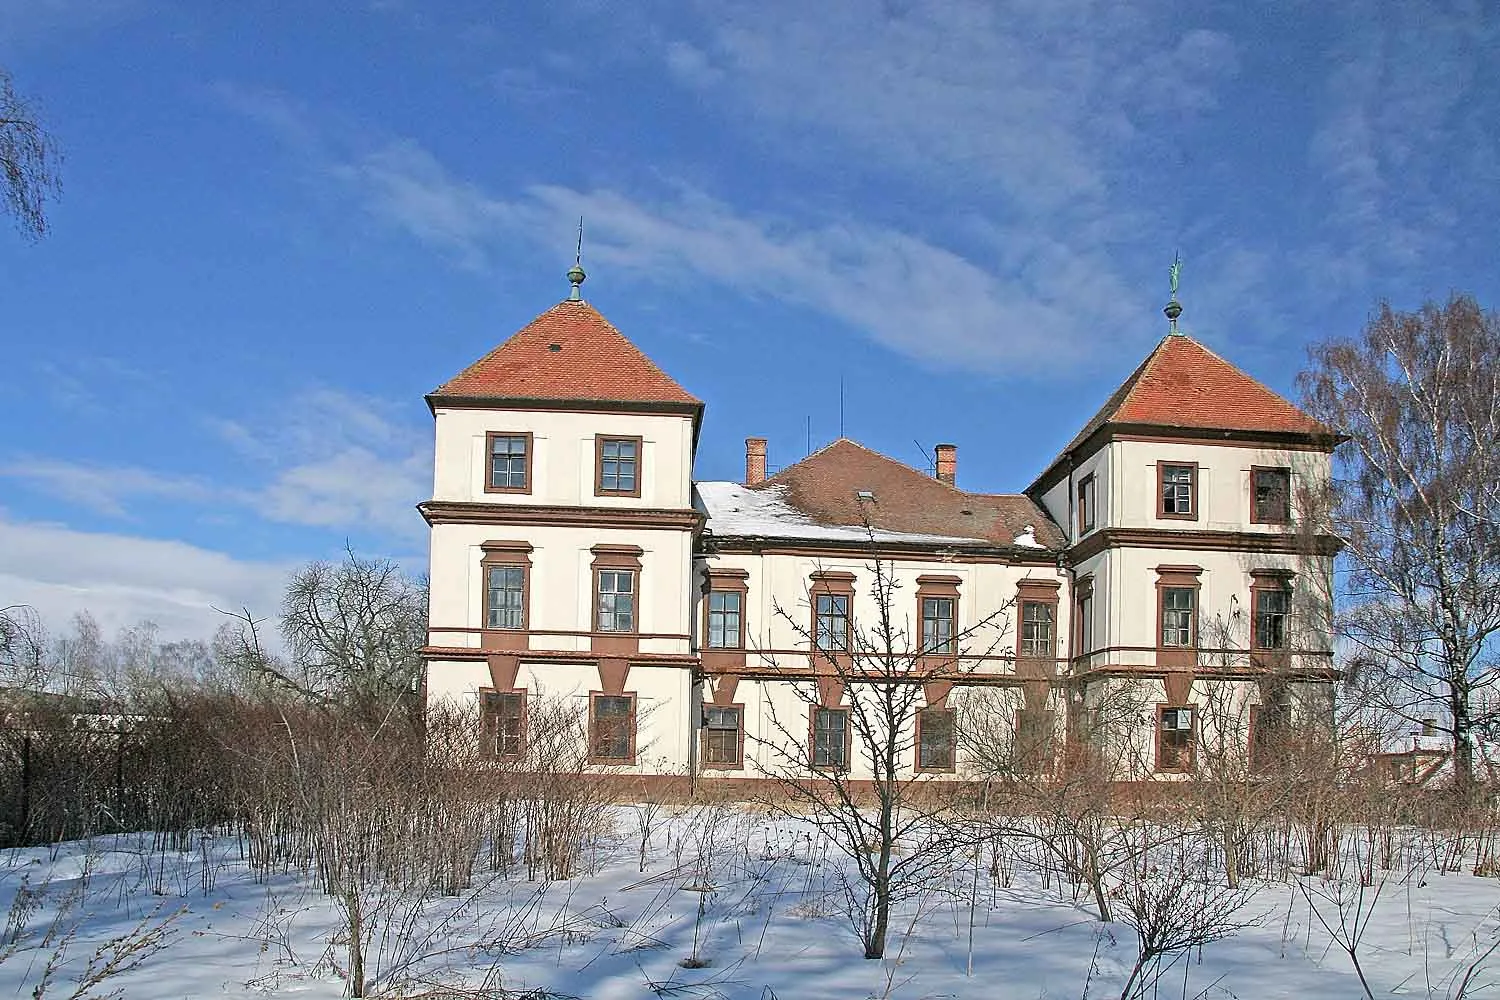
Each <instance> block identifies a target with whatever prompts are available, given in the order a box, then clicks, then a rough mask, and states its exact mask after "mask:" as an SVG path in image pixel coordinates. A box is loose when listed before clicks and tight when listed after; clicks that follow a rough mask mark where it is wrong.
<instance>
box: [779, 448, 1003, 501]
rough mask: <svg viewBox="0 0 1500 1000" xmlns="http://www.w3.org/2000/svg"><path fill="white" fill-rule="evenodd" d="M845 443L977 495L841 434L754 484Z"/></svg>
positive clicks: (938, 482)
mask: <svg viewBox="0 0 1500 1000" xmlns="http://www.w3.org/2000/svg"><path fill="white" fill-rule="evenodd" d="M845 443H847V444H851V445H853V446H854V447H856V448H858V449H859V450H860V451H862V452H864V453H865V454H867V455H873V456H874V457H876V458H878V459H880V460H882V461H885V462H889V463H891V464H892V465H897V466H900V467H901V468H903V469H905V470H906V471H908V472H910V473H911V474H912V475H914V476H920V477H921V478H923V479H930V480H931V481H932V482H934V483H937V484H938V485H940V486H945V487H947V488H948V489H950V490H952V491H953V492H954V493H957V494H959V495H961V496H977V495H978V494H974V493H970V492H969V491H967V490H961V489H959V488H958V487H957V486H956V485H954V484H953V483H947V482H944V481H943V480H941V479H939V478H938V477H937V476H934V475H932V474H931V473H927V472H923V471H922V470H921V469H919V468H917V467H916V466H914V465H910V464H908V463H906V462H903V461H901V459H899V458H894V457H892V456H890V455H887V454H886V453H885V452H883V451H876V450H875V449H874V448H871V447H870V446H869V445H867V444H863V443H861V442H859V441H856V440H854V438H852V437H847V436H843V435H840V436H839V437H836V438H834V439H833V440H832V441H830V442H828V443H827V444H825V445H824V446H823V447H821V448H819V449H818V450H817V451H813V452H809V453H807V454H806V455H804V456H802V457H801V458H799V459H797V461H795V462H793V463H792V464H791V465H786V466H783V467H782V468H780V469H777V470H776V472H775V474H774V475H770V476H767V477H766V478H765V479H764V480H762V481H761V482H760V483H758V484H756V485H757V487H760V486H767V485H770V483H771V481H772V480H774V479H775V478H776V477H777V476H780V475H781V474H782V473H784V472H788V471H790V470H792V469H795V468H796V467H797V466H799V465H801V464H802V463H803V462H806V461H809V460H811V459H813V458H816V457H817V456H819V455H821V454H823V453H824V452H825V451H829V450H831V449H832V448H834V447H835V446H837V445H840V444H845ZM1017 495H1019V494H1017Z"/></svg>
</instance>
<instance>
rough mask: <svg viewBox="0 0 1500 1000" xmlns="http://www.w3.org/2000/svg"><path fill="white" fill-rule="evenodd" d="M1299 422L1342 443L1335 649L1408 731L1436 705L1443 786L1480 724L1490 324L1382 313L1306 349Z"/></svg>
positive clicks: (1491, 403)
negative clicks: (1352, 335) (1443, 727)
mask: <svg viewBox="0 0 1500 1000" xmlns="http://www.w3.org/2000/svg"><path fill="white" fill-rule="evenodd" d="M1311 353H1312V367H1311V368H1310V370H1308V371H1306V372H1304V373H1303V374H1302V376H1301V385H1302V389H1303V393H1304V396H1305V399H1306V403H1307V407H1308V409H1309V411H1310V412H1311V413H1312V414H1313V415H1314V416H1316V417H1318V418H1319V419H1321V420H1322V421H1323V422H1324V423H1326V424H1328V425H1329V426H1330V427H1334V428H1338V429H1340V430H1342V431H1345V432H1347V433H1348V434H1349V435H1350V440H1349V441H1347V442H1346V443H1344V444H1343V445H1341V446H1340V449H1339V452H1338V457H1339V460H1340V464H1341V468H1340V470H1339V474H1338V476H1337V477H1336V478H1335V481H1334V484H1333V488H1334V490H1335V493H1336V499H1337V507H1336V522H1337V526H1338V529H1339V532H1340V534H1341V535H1343V537H1344V538H1345V539H1346V541H1347V543H1348V549H1347V551H1348V553H1349V556H1350V563H1351V565H1350V572H1349V577H1348V604H1349V605H1350V606H1349V607H1348V609H1347V611H1346V612H1345V613H1344V614H1343V615H1342V616H1341V618H1340V628H1341V631H1342V634H1343V636H1344V637H1345V639H1347V641H1348V642H1349V643H1350V644H1351V645H1352V647H1353V648H1354V649H1355V650H1356V651H1357V661H1358V662H1359V664H1360V665H1361V666H1362V667H1365V668H1368V669H1371V670H1373V671H1376V672H1378V673H1379V674H1380V676H1381V680H1382V682H1383V687H1384V689H1385V690H1386V691H1387V692H1388V693H1389V695H1390V698H1389V701H1390V705H1389V707H1390V708H1391V709H1393V710H1394V711H1395V712H1397V713H1398V714H1400V715H1402V716H1403V717H1405V718H1407V719H1410V720H1412V721H1416V720H1417V719H1419V718H1421V717H1423V716H1425V715H1430V714H1432V712H1431V706H1432V705H1433V704H1434V702H1438V703H1441V704H1443V705H1444V707H1445V708H1446V711H1447V715H1448V718H1447V720H1446V723H1447V731H1448V733H1449V734H1450V735H1451V736H1452V739H1453V750H1454V762H1455V769H1454V770H1455V776H1456V780H1457V782H1458V784H1459V785H1460V786H1461V787H1464V786H1467V785H1468V784H1469V783H1470V782H1471V781H1472V775H1473V761H1474V733H1475V731H1476V730H1482V729H1483V728H1485V727H1487V726H1489V725H1492V724H1493V723H1494V722H1495V720H1496V713H1495V711H1494V708H1493V707H1492V705H1491V698H1490V692H1489V690H1488V689H1489V688H1490V687H1491V686H1492V685H1493V684H1494V682H1495V679H1496V674H1495V672H1494V665H1493V659H1494V648H1493V639H1494V636H1495V634H1496V632H1497V630H1500V486H1497V484H1500V318H1497V316H1496V314H1495V313H1493V312H1488V313H1487V312H1485V311H1484V310H1482V309H1481V308H1480V306H1479V304H1478V303H1477V302H1475V300H1474V299H1473V298H1470V297H1468V296H1462V295H1455V296H1453V297H1452V298H1450V299H1449V300H1448V302H1447V303H1446V304H1444V305H1438V304H1435V303H1432V302H1428V303H1426V304H1425V305H1423V307H1422V308H1421V309H1420V310H1419V311H1417V312H1415V313H1404V312H1397V311H1395V310H1393V309H1391V307H1390V306H1389V305H1388V304H1382V305H1381V306H1380V308H1379V310H1378V311H1377V312H1376V313H1375V315H1374V316H1373V317H1372V318H1371V320H1370V322H1369V324H1368V325H1367V326H1366V327H1365V329H1364V331H1363V333H1362V334H1361V335H1360V337H1359V338H1358V339H1354V340H1344V339H1336V340H1332V341H1329V342H1326V343H1323V344H1319V345H1317V346H1315V347H1314V348H1313V349H1312V352H1311Z"/></svg>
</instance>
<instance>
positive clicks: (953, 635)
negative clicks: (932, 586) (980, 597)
mask: <svg viewBox="0 0 1500 1000" xmlns="http://www.w3.org/2000/svg"><path fill="white" fill-rule="evenodd" d="M956 604H957V602H956V601H955V600H954V599H953V598H951V597H924V598H922V652H924V653H955V652H957V651H958V636H957V632H956V630H955V629H954V620H953V618H954V613H955V611H956Z"/></svg>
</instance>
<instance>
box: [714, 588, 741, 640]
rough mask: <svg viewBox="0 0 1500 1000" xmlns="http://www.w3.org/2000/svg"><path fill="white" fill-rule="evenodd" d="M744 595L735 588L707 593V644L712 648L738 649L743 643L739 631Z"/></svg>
mask: <svg viewBox="0 0 1500 1000" xmlns="http://www.w3.org/2000/svg"><path fill="white" fill-rule="evenodd" d="M743 600H744V595H743V594H741V593H740V592H739V591H736V590H714V591H710V592H709V595H708V645H709V646H711V647H713V648H714V649H738V648H740V647H741V646H743V645H744V644H745V640H744V635H743V634H742V632H741V631H740V607H741V604H742V602H743Z"/></svg>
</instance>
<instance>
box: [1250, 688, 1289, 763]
mask: <svg viewBox="0 0 1500 1000" xmlns="http://www.w3.org/2000/svg"><path fill="white" fill-rule="evenodd" d="M1270 711H1274V712H1275V713H1277V714H1279V715H1280V716H1281V721H1280V724H1279V725H1277V726H1274V727H1271V729H1272V731H1273V732H1275V731H1276V730H1279V731H1280V732H1279V733H1278V734H1277V736H1276V737H1274V738H1273V737H1271V736H1268V735H1267V733H1266V729H1267V726H1266V723H1265V722H1264V721H1263V720H1264V719H1265V716H1266V715H1267V714H1269V712H1270ZM1292 721H1293V720H1292V709H1291V706H1290V705H1285V704H1284V705H1268V704H1266V703H1265V702H1262V703H1260V704H1258V705H1251V706H1250V731H1249V732H1248V733H1246V734H1245V757H1246V763H1247V764H1248V765H1249V770H1250V773H1251V774H1265V773H1266V772H1267V771H1272V770H1275V763H1276V761H1277V760H1279V759H1281V752H1282V751H1284V750H1285V749H1286V747H1287V744H1288V743H1289V742H1290V740H1291V737H1292V728H1293V727H1292Z"/></svg>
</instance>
